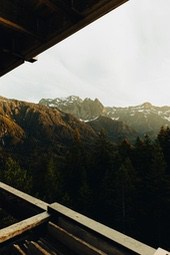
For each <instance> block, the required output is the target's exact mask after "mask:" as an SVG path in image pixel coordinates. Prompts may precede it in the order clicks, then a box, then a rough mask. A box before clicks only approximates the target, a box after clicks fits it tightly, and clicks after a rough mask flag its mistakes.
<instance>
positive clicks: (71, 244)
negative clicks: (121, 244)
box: [48, 222, 107, 255]
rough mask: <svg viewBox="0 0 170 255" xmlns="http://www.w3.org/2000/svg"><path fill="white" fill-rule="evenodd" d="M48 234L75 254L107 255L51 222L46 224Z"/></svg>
mask: <svg viewBox="0 0 170 255" xmlns="http://www.w3.org/2000/svg"><path fill="white" fill-rule="evenodd" d="M48 232H49V234H51V235H52V236H53V238H55V239H56V240H59V241H60V242H61V243H63V244H64V245H66V246H67V247H68V248H70V249H71V250H72V251H74V252H76V253H77V254H83V255H107V254H106V253H104V252H102V251H101V250H98V249H97V248H95V247H93V246H92V245H90V244H88V243H86V242H85V241H83V240H81V239H79V238H78V237H76V236H74V235H72V234H70V233H69V232H67V231H66V230H64V229H62V228H60V227H59V226H57V225H55V224H53V223H52V222H49V223H48Z"/></svg>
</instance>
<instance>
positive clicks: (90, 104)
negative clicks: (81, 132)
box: [40, 96, 170, 136]
mask: <svg viewBox="0 0 170 255" xmlns="http://www.w3.org/2000/svg"><path fill="white" fill-rule="evenodd" d="M40 104H46V105H48V106H50V107H51V106H52V107H57V108H58V109H62V110H63V111H66V112H68V113H71V114H73V115H75V116H76V117H78V118H79V119H81V120H83V121H92V120H95V119H97V118H98V117H99V116H105V117H107V118H110V119H112V120H115V121H121V122H123V123H124V124H125V125H128V126H129V127H130V128H131V129H133V130H135V131H136V132H137V133H138V134H140V135H144V134H146V133H147V134H150V135H151V136H155V135H156V134H157V133H158V132H159V130H160V128H161V126H169V125H170V107H169V106H163V107H157V106H154V105H152V104H151V103H149V102H146V103H144V104H141V105H137V106H129V107H114V106H113V107H104V106H103V105H102V103H101V102H100V101H99V100H98V99H95V100H91V99H89V98H87V99H85V100H82V99H81V98H79V97H74V96H72V97H68V98H65V99H64V100H63V99H54V100H52V99H42V100H41V101H40Z"/></svg>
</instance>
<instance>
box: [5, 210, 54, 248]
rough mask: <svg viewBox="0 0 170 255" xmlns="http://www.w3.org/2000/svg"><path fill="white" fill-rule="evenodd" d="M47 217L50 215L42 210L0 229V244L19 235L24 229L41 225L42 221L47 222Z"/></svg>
mask: <svg viewBox="0 0 170 255" xmlns="http://www.w3.org/2000/svg"><path fill="white" fill-rule="evenodd" d="M49 218H50V215H49V214H48V213H47V212H43V213H40V214H38V215H35V216H33V217H31V218H28V219H26V220H23V221H20V222H18V223H15V224H13V225H11V226H9V227H6V228H3V229H1V230H0V244H1V243H3V242H5V241H7V240H9V239H11V238H14V237H16V236H18V235H21V234H23V233H25V232H26V231H28V230H30V229H33V228H35V227H37V226H39V225H41V224H42V223H44V222H47V221H48V220H49Z"/></svg>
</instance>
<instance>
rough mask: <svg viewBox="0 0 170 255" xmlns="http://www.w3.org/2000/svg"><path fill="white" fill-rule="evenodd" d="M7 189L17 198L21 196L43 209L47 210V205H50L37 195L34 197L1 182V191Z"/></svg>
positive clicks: (6, 190)
mask: <svg viewBox="0 0 170 255" xmlns="http://www.w3.org/2000/svg"><path fill="white" fill-rule="evenodd" d="M1 190H2V191H5V192H7V193H9V194H11V195H12V196H14V197H16V198H20V199H22V200H24V201H26V202H28V203H30V204H32V205H34V206H36V207H39V208H40V209H42V210H45V211H46V210H47V207H48V205H49V204H48V203H46V202H44V201H42V200H40V199H38V198H35V197H32V196H30V195H28V194H26V193H24V192H22V191H20V190H17V189H15V188H13V187H11V186H9V185H7V184H5V183H3V182H0V191H1Z"/></svg>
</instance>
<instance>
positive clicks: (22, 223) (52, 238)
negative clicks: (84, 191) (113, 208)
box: [0, 182, 170, 255]
mask: <svg viewBox="0 0 170 255" xmlns="http://www.w3.org/2000/svg"><path fill="white" fill-rule="evenodd" d="M0 204H1V207H2V206H3V207H4V209H5V210H8V211H9V213H10V214H12V215H14V216H15V217H16V218H17V219H19V221H18V222H17V223H15V224H13V225H11V226H8V227H6V228H3V229H1V230H0V254H2V255H3V254H57V252H58V253H59V254H81V255H82V254H83V255H97V254H98V255H99V254H100V255H106V254H109V255H133V254H136V255H137V254H138V255H139V254H140V255H170V253H169V252H167V251H165V250H163V249H160V248H159V249H157V250H156V249H154V248H152V247H150V246H148V245H146V244H143V243H142V242H139V241H137V240H135V239H133V238H131V237H129V236H127V235H124V234H122V233H120V232H118V231H116V230H114V229H111V228H109V227H107V226H105V225H103V224H101V223H99V222H96V221H94V220H92V219H90V218H88V217H86V216H84V215H82V214H80V213H77V212H75V211H73V210H71V209H69V208H67V207H65V206H63V205H61V204H59V203H53V204H48V203H45V202H43V201H41V200H39V199H37V198H34V197H32V196H30V195H28V194H25V193H23V192H21V191H19V190H16V189H14V188H12V187H11V186H8V185H6V184H4V183H2V182H0Z"/></svg>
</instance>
